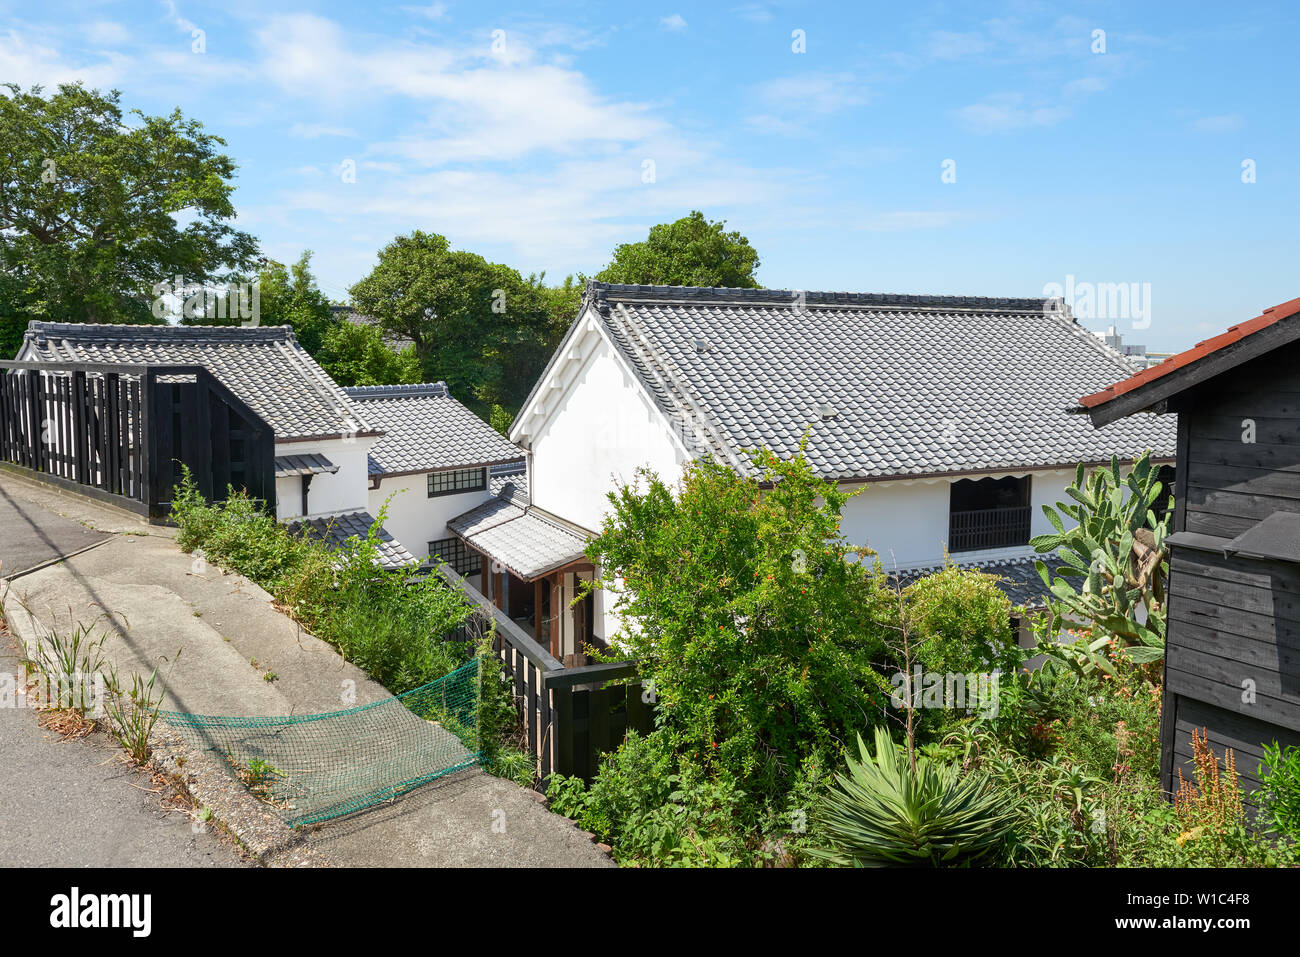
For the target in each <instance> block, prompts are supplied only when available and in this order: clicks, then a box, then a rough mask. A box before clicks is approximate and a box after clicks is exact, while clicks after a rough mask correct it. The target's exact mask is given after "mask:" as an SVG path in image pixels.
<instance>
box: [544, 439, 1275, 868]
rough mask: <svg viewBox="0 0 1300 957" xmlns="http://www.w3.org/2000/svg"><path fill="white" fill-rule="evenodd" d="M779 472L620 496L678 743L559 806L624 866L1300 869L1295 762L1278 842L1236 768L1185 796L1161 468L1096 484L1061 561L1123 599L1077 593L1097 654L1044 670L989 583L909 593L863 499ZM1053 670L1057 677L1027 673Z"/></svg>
mask: <svg viewBox="0 0 1300 957" xmlns="http://www.w3.org/2000/svg"><path fill="white" fill-rule="evenodd" d="M756 461H758V462H759V463H760V465H761V466H762V470H763V475H762V477H761V478H754V479H750V478H744V477H741V476H739V475H737V474H736V473H735V472H734V471H732V470H730V469H728V468H726V467H723V466H720V465H717V464H713V463H708V462H702V463H695V464H693V465H690V466H688V467H687V469H686V470H685V472H684V474H683V478H682V480H681V482H680V483H679V485H678V486H677V487H675V488H669V487H668V486H667V485H665V484H664V483H663V482H662V481H660V480H659V479H658V478H657V477H655V476H654V475H651V474H649V473H643V474H642V475H641V476H640V477H639V479H638V483H637V484H636V485H634V486H631V487H624V488H620V489H618V490H616V492H615V493H614V494H613V495H611V497H610V504H611V506H612V508H611V511H610V514H609V518H608V520H607V521H606V523H605V525H604V527H603V529H602V534H601V535H600V537H599V538H598V539H597V540H596V541H595V542H594V543H593V544H592V545H591V547H590V550H589V554H590V556H591V557H592V559H593V560H594V561H596V562H597V563H598V564H599V565H600V567H601V568H602V569H603V574H604V579H603V581H602V582H601V585H602V586H603V587H605V588H608V589H610V596H611V597H612V598H613V600H614V601H615V602H616V603H617V607H618V608H619V610H620V611H621V612H622V613H623V614H624V615H626V616H629V618H630V621H632V622H634V623H635V627H629V628H627V629H626V630H624V631H623V632H621V633H620V634H619V635H618V636H617V640H616V641H615V646H614V648H613V650H612V651H611V652H610V653H609V656H610V657H620V658H622V657H630V658H635V659H636V660H637V661H638V663H639V666H640V670H641V679H642V681H643V682H644V686H645V687H648V688H650V689H652V691H653V694H654V696H655V698H656V701H657V710H656V721H657V727H656V728H655V730H654V731H653V732H651V733H650V734H648V735H629V736H628V738H627V740H626V742H625V743H624V744H623V745H622V747H620V748H618V749H617V750H616V751H614V752H612V753H611V754H609V755H608V756H607V757H606V759H605V760H604V762H603V764H602V766H601V768H600V770H599V772H598V773H597V775H596V776H595V778H594V779H593V780H592V781H591V783H590V784H584V783H583V782H582V781H579V780H574V779H571V778H563V777H560V776H556V777H554V778H552V779H551V781H550V782H549V790H548V794H549V796H550V799H551V802H552V807H553V808H554V809H555V810H557V811H560V812H561V813H565V814H568V815H570V816H572V817H574V818H575V819H576V820H577V821H578V822H579V823H580V824H581V825H582V826H583V827H584V828H587V829H588V830H591V831H592V832H593V833H595V834H596V835H597V836H598V837H599V838H600V839H601V840H602V841H605V842H607V843H609V844H610V845H611V846H612V847H613V849H614V854H615V856H616V858H617V859H618V860H619V861H620V862H621V863H624V864H634V865H644V866H675V865H712V866H717V865H723V866H726V865H741V866H773V865H775V866H790V865H795V866H816V865H819V864H827V863H830V864H860V865H861V864H865V865H873V864H876V865H878V864H891V865H899V864H912V865H920V866H969V865H972V864H977V865H1000V866H1016V867H1158V866H1164V867H1173V866H1204V865H1210V866H1263V865H1278V864H1286V863H1291V862H1293V861H1294V860H1295V852H1294V849H1293V841H1292V840H1290V839H1289V838H1287V836H1286V834H1287V831H1286V830H1285V827H1284V825H1283V824H1282V823H1281V821H1291V822H1294V819H1295V818H1294V815H1295V812H1294V808H1295V807H1296V806H1297V803H1296V800H1295V797H1294V795H1295V794H1296V793H1297V789H1296V784H1295V782H1296V779H1297V776H1296V774H1295V771H1296V768H1297V767H1298V766H1300V759H1297V758H1295V757H1294V755H1291V756H1287V755H1284V754H1283V753H1281V752H1270V755H1269V760H1268V762H1267V765H1268V768H1269V769H1275V770H1272V772H1271V773H1272V775H1273V777H1272V781H1273V783H1272V785H1271V791H1270V790H1269V789H1268V788H1267V787H1266V789H1265V790H1264V791H1262V792H1261V799H1262V800H1264V801H1265V806H1266V807H1268V808H1276V809H1277V812H1276V814H1275V819H1280V820H1278V823H1277V825H1276V828H1275V831H1274V833H1273V834H1271V835H1266V834H1261V833H1259V832H1258V831H1255V830H1252V829H1251V828H1250V827H1249V826H1248V822H1247V819H1246V816H1245V815H1244V814H1243V813H1242V812H1241V807H1242V802H1241V795H1240V788H1239V784H1238V782H1237V780H1236V777H1235V774H1234V773H1233V768H1232V767H1231V763H1230V761H1229V763H1228V764H1227V766H1224V767H1222V768H1220V766H1219V764H1218V763H1217V762H1215V760H1214V755H1213V753H1212V752H1209V750H1208V749H1206V748H1204V747H1202V746H1201V745H1198V751H1197V754H1198V766H1197V770H1196V776H1195V781H1196V783H1195V784H1194V785H1192V786H1191V788H1190V789H1187V790H1185V791H1184V793H1183V794H1182V796H1181V797H1180V799H1179V801H1178V802H1177V803H1176V804H1173V803H1170V801H1169V800H1168V799H1167V797H1166V796H1165V795H1163V794H1162V793H1161V790H1160V783H1159V782H1160V704H1161V688H1160V678H1161V670H1160V669H1161V663H1160V661H1159V655H1158V654H1157V653H1152V651H1151V649H1153V648H1155V647H1156V646H1155V645H1154V644H1151V643H1149V642H1148V640H1147V639H1146V638H1144V637H1143V636H1144V634H1145V631H1150V632H1152V633H1155V632H1156V629H1161V632H1162V627H1161V622H1162V619H1161V616H1160V611H1161V606H1162V602H1163V593H1162V591H1161V587H1162V585H1161V583H1160V582H1159V581H1158V577H1157V576H1158V575H1159V574H1160V573H1161V572H1162V571H1163V569H1162V568H1161V565H1162V564H1163V555H1162V553H1161V552H1160V546H1162V545H1163V525H1162V522H1161V521H1160V520H1159V519H1157V518H1156V516H1155V515H1154V513H1153V512H1154V510H1153V508H1152V507H1151V506H1152V503H1154V502H1155V501H1156V500H1157V499H1158V498H1159V496H1160V494H1161V492H1162V489H1160V488H1159V484H1158V481H1157V480H1156V478H1155V470H1154V469H1150V468H1139V469H1138V470H1137V471H1138V472H1139V474H1138V475H1137V476H1136V477H1133V476H1117V474H1116V472H1115V470H1103V473H1104V476H1103V477H1102V478H1096V477H1089V476H1086V475H1080V476H1079V477H1078V481H1077V482H1076V486H1075V488H1074V489H1073V490H1072V491H1071V497H1072V499H1073V501H1074V503H1075V505H1071V506H1058V511H1057V512H1055V513H1054V514H1056V517H1057V519H1058V521H1059V522H1060V525H1059V527H1058V532H1057V535H1056V536H1052V537H1051V539H1052V540H1051V541H1050V542H1048V541H1043V540H1040V542H1039V544H1040V546H1046V547H1050V548H1064V549H1067V550H1069V551H1071V553H1072V554H1073V555H1074V556H1075V557H1076V558H1077V559H1079V561H1072V562H1071V566H1073V567H1075V568H1079V566H1080V563H1082V565H1083V567H1082V568H1079V570H1080V571H1081V572H1083V575H1082V576H1063V577H1075V580H1076V581H1077V580H1078V577H1085V581H1086V580H1087V578H1086V576H1088V575H1093V576H1097V575H1100V576H1101V578H1102V580H1103V582H1104V583H1105V584H1103V586H1102V587H1100V588H1097V589H1095V590H1093V591H1091V592H1089V593H1088V594H1089V595H1090V596H1091V597H1088V598H1085V599H1080V600H1078V601H1076V600H1075V599H1070V600H1068V601H1067V599H1066V598H1065V596H1063V595H1062V594H1061V593H1060V590H1059V588H1056V587H1053V596H1052V597H1053V600H1054V601H1056V602H1058V603H1059V604H1058V606H1057V607H1055V608H1053V610H1052V613H1053V614H1055V616H1056V618H1055V621H1056V623H1057V624H1058V625H1064V626H1070V627H1072V628H1073V630H1074V635H1075V639H1076V641H1075V642H1074V643H1073V644H1071V645H1062V644H1060V643H1058V642H1056V641H1043V642H1041V643H1040V644H1039V646H1038V647H1036V648H1031V649H1027V650H1021V649H1020V648H1019V647H1018V644H1017V642H1016V641H1015V640H1014V639H1013V635H1012V634H1011V631H1010V612H1011V609H1010V607H1009V604H1008V602H1007V600H1006V598H1005V597H1004V596H1003V594H1002V592H1001V591H1000V590H999V589H998V588H997V587H996V584H995V580H994V579H992V578H991V577H990V576H987V575H979V574H974V573H971V572H969V571H963V570H961V569H957V568H953V567H949V568H946V569H943V570H941V571H940V572H938V573H937V574H934V575H929V576H926V577H923V578H921V579H919V580H917V581H915V582H913V583H912V584H910V585H908V586H906V587H902V586H901V584H900V583H899V582H898V581H896V580H894V577H893V576H891V575H889V574H888V571H889V570H887V569H883V568H882V567H881V566H880V565H879V563H878V562H876V561H874V560H873V557H872V556H871V555H870V554H864V553H863V552H862V550H860V549H856V548H853V547H852V546H850V545H849V544H848V543H847V542H846V541H845V540H844V538H843V537H842V536H841V535H840V533H839V516H840V511H841V509H842V508H843V505H844V503H845V501H846V500H847V496H846V495H844V494H843V493H841V492H840V491H839V490H838V489H836V488H834V487H833V486H830V485H828V484H827V483H824V482H821V481H819V480H817V479H816V477H815V476H814V475H813V474H812V471H811V469H810V468H809V467H808V465H807V463H806V462H805V461H804V460H803V459H802V457H800V456H796V457H795V458H794V459H792V460H790V461H778V460H776V458H775V457H773V456H771V455H769V454H765V453H759V454H758V455H757V457H756ZM1139 464H1140V465H1141V463H1139ZM1076 493H1077V494H1076ZM865 494H871V493H870V492H869V491H868V492H866V493H865ZM1125 495H1128V496H1130V497H1129V498H1127V499H1126V498H1125ZM1126 501H1127V502H1130V503H1131V504H1125V503H1126ZM1075 506H1077V507H1078V511H1077V513H1073V514H1072V513H1071V511H1070V509H1072V508H1074V507H1075ZM1062 516H1067V517H1068V518H1062ZM1074 518H1077V519H1079V520H1082V521H1083V522H1084V523H1085V528H1084V530H1083V532H1082V533H1081V534H1079V535H1073V534H1072V533H1071V530H1070V529H1069V527H1068V524H1067V522H1068V521H1069V520H1073V519H1074ZM1143 529H1145V530H1146V531H1147V532H1149V533H1150V535H1149V538H1148V536H1147V534H1145V533H1144V532H1143V531H1142V530H1143ZM1142 540H1148V543H1149V544H1150V545H1151V547H1152V548H1153V549H1155V551H1150V550H1146V551H1144V550H1143V548H1142V547H1139V545H1141V542H1142ZM1093 545H1095V546H1096V547H1095V548H1094V547H1093ZM1096 552H1099V553H1100V554H1099V555H1097V554H1094V553H1096ZM1085 556H1086V558H1085ZM1125 556H1127V557H1125ZM1093 562H1095V565H1093V568H1092V569H1091V570H1089V567H1088V566H1089V565H1090V564H1092V563H1093ZM1102 569H1105V571H1102ZM1107 575H1111V576H1112V578H1110V579H1107V578H1106V576H1107ZM1112 581H1113V582H1116V583H1117V584H1116V587H1117V588H1122V589H1126V591H1125V594H1124V595H1122V596H1119V597H1115V596H1114V593H1113V590H1112V588H1111V587H1110V585H1111V582H1112ZM1094 583H1095V578H1094ZM1050 584H1051V585H1053V586H1055V585H1056V582H1050ZM1079 601H1082V602H1085V603H1086V604H1080V603H1079ZM1139 608H1140V609H1141V610H1140V611H1139ZM1094 612H1095V613H1096V615H1097V619H1098V620H1097V621H1094V620H1093V619H1091V618H1089V617H1086V616H1087V615H1090V614H1092V613H1094ZM1047 617H1048V619H1049V620H1050V619H1051V618H1052V614H1049V615H1048V616H1047ZM1126 622H1127V624H1126ZM1148 623H1150V624H1148ZM1130 625H1134V626H1138V627H1132V628H1130V627H1129V626H1130ZM1139 629H1145V631H1143V630H1139ZM1042 631H1043V633H1050V632H1051V627H1050V621H1049V625H1048V626H1045V627H1044V628H1043V629H1042ZM1053 637H1054V635H1053ZM1080 649H1085V650H1086V653H1081V650H1080ZM1029 655H1044V656H1046V662H1045V664H1043V665H1042V667H1038V668H1036V669H1034V670H1027V668H1026V665H1027V661H1028V656H1029ZM963 677H964V678H965V679H966V681H965V682H964V683H963V682H962V681H960V680H956V681H954V680H953V679H954V678H956V679H960V678H963ZM971 678H977V679H980V678H983V679H988V681H987V683H984V684H981V683H977V684H975V685H974V686H972V684H971V681H970V679H971ZM936 679H943V680H936ZM972 688H974V689H975V694H974V699H975V700H973V701H972V694H971V692H972ZM963 692H964V700H963V697H962V695H963ZM859 735H861V736H862V738H868V740H874V743H875V746H874V748H872V749H870V750H868V749H867V748H866V747H865V746H862V745H860V744H859V741H860V738H859ZM1202 744H1203V742H1202ZM841 769H847V770H846V771H842V770H841ZM1270 795H1271V797H1270ZM1270 802H1271V803H1270ZM1292 826H1293V825H1292Z"/></svg>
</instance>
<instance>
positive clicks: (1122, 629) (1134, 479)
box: [1030, 453, 1169, 670]
mask: <svg viewBox="0 0 1300 957" xmlns="http://www.w3.org/2000/svg"><path fill="white" fill-rule="evenodd" d="M1164 492H1165V489H1164V487H1163V484H1162V483H1161V482H1160V479H1159V469H1158V468H1157V467H1156V466H1154V465H1152V464H1151V456H1150V454H1149V453H1148V454H1145V455H1143V456H1141V457H1140V458H1139V459H1138V460H1137V461H1136V462H1134V464H1133V468H1132V469H1131V470H1130V471H1129V473H1128V474H1127V475H1124V474H1122V473H1121V471H1120V466H1119V460H1118V459H1116V458H1114V457H1112V458H1111V461H1110V467H1109V468H1104V469H1096V470H1094V471H1093V472H1092V473H1090V474H1088V475H1087V476H1085V474H1084V469H1083V466H1082V465H1080V466H1079V467H1078V469H1077V470H1076V472H1075V478H1074V483H1073V484H1072V485H1070V486H1069V487H1068V488H1066V490H1065V493H1066V494H1067V495H1068V496H1070V498H1071V499H1073V500H1074V501H1073V503H1068V502H1062V503H1059V504H1058V505H1057V506H1056V508H1052V507H1051V506H1050V505H1044V506H1043V513H1044V514H1045V515H1046V516H1047V519H1048V521H1050V522H1051V523H1052V526H1053V528H1055V529H1056V531H1055V532H1054V533H1052V534H1049V535H1040V536H1038V537H1037V538H1034V539H1033V540H1032V541H1031V542H1030V544H1031V545H1033V546H1034V548H1035V549H1037V550H1038V551H1040V552H1051V551H1055V552H1056V554H1057V555H1058V556H1060V558H1061V559H1062V560H1064V562H1065V564H1064V565H1063V566H1062V567H1061V569H1060V571H1059V572H1058V573H1057V575H1056V576H1055V577H1053V576H1052V575H1050V574H1049V572H1048V569H1047V566H1046V565H1045V564H1044V563H1043V562H1041V561H1040V562H1038V563H1037V564H1038V574H1039V576H1041V578H1042V579H1043V584H1044V585H1046V586H1047V588H1048V590H1049V592H1050V597H1049V601H1050V605H1049V610H1050V612H1051V614H1050V615H1049V616H1046V617H1044V618H1042V619H1041V620H1040V623H1039V624H1040V634H1041V635H1042V636H1043V637H1044V638H1046V639H1047V640H1049V641H1052V642H1053V643H1055V639H1056V636H1057V635H1059V634H1060V633H1061V632H1062V630H1063V629H1065V628H1066V627H1068V626H1069V625H1071V624H1080V623H1082V624H1087V625H1090V626H1091V627H1092V628H1093V630H1094V635H1093V637H1092V640H1091V641H1089V642H1076V643H1075V644H1074V645H1073V646H1072V648H1071V650H1072V651H1073V653H1074V654H1075V655H1076V656H1077V657H1078V659H1079V660H1080V661H1081V662H1082V663H1083V664H1084V666H1085V667H1088V668H1101V669H1103V670H1105V669H1106V668H1107V667H1108V665H1107V660H1106V656H1105V655H1104V654H1103V653H1102V652H1103V650H1104V648H1105V647H1106V646H1108V645H1118V646H1120V647H1122V648H1128V649H1129V657H1130V658H1132V659H1133V660H1134V661H1138V662H1149V661H1158V660H1159V659H1160V658H1161V657H1163V656H1164V651H1165V583H1166V581H1167V580H1168V578H1169V562H1168V558H1169V554H1168V553H1169V549H1168V546H1167V545H1166V544H1165V539H1166V538H1167V537H1168V534H1169V518H1168V513H1167V512H1166V513H1165V514H1164V515H1163V516H1158V515H1157V509H1158V508H1159V506H1160V505H1161V504H1162V501H1161V495H1162V494H1164ZM1074 579H1082V581H1081V582H1079V584H1078V586H1077V587H1076V585H1075V584H1074V582H1073V580H1074Z"/></svg>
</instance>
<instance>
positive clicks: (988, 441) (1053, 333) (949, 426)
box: [562, 282, 1176, 479]
mask: <svg viewBox="0 0 1300 957" xmlns="http://www.w3.org/2000/svg"><path fill="white" fill-rule="evenodd" d="M586 301H587V302H588V303H590V304H592V305H594V306H595V308H596V310H597V312H598V314H599V315H600V317H601V320H602V322H603V324H604V328H605V330H606V331H607V332H608V334H609V335H610V337H611V338H612V340H613V341H614V342H615V343H616V344H617V345H618V347H619V348H620V350H621V351H622V352H623V353H624V355H625V356H626V358H627V359H628V362H629V363H630V364H631V365H632V367H633V368H634V370H635V371H636V373H637V375H638V376H639V378H640V379H641V381H642V383H643V384H644V385H645V387H646V388H647V389H648V390H649V392H650V393H651V395H652V396H653V397H654V399H655V401H656V403H657V404H658V405H659V407H660V409H661V410H663V412H664V413H665V414H666V415H667V416H668V418H669V420H670V421H671V422H672V423H673V427H674V429H676V430H677V431H678V434H679V435H681V436H682V437H683V441H684V443H685V444H686V446H687V448H688V449H689V450H690V451H691V452H692V453H693V454H696V455H703V454H712V455H713V456H714V457H715V458H719V459H721V460H723V461H730V462H731V463H732V464H733V465H735V466H737V467H738V468H740V469H742V470H743V471H746V472H752V471H753V468H752V465H751V463H750V460H749V458H748V457H747V456H746V455H745V454H744V450H746V449H752V448H756V447H759V446H767V447H769V448H771V449H773V450H774V451H776V452H777V453H778V454H780V455H782V456H790V455H792V454H793V453H794V452H795V450H796V449H797V448H798V445H799V441H800V439H801V437H802V436H803V434H804V431H805V429H807V430H808V431H809V437H808V446H807V455H808V458H809V461H810V462H811V463H812V465H813V467H814V469H816V471H817V473H818V474H819V475H821V476H822V477H824V478H830V479H852V478H882V477H893V476H907V475H925V474H934V473H941V472H976V471H986V470H987V471H993V470H998V469H1022V468H1023V469H1027V468H1035V467H1047V466H1065V465H1072V464H1074V463H1077V462H1101V461H1109V459H1110V457H1111V455H1112V454H1117V455H1119V456H1120V457H1121V458H1132V457H1134V456H1136V455H1138V454H1140V453H1141V452H1143V451H1145V450H1147V449H1151V450H1152V451H1153V452H1154V453H1155V454H1156V456H1157V457H1160V458H1172V457H1173V455H1174V451H1175V434H1176V422H1175V420H1174V418H1173V417H1172V416H1169V417H1155V416H1140V417H1134V418H1130V419H1126V420H1124V421H1122V422H1117V423H1115V424H1113V425H1111V426H1109V427H1107V428H1106V429H1104V430H1101V431H1097V430H1094V429H1093V428H1092V427H1091V425H1090V423H1089V422H1088V419H1087V417H1086V416H1081V415H1072V414H1070V413H1069V412H1068V411H1067V409H1069V408H1070V407H1072V406H1073V405H1074V403H1075V399H1076V398H1077V396H1079V395H1084V394H1088V393H1089V392H1093V391H1096V390H1097V389H1099V388H1101V387H1102V386H1104V385H1107V384H1109V383H1111V382H1114V381H1115V380H1117V379H1121V378H1124V377H1126V376H1128V375H1130V374H1131V373H1132V371H1133V367H1132V366H1131V365H1130V363H1129V362H1128V360H1126V359H1125V358H1124V357H1123V356H1121V355H1120V354H1119V353H1118V352H1116V351H1114V350H1113V349H1110V348H1109V347H1107V346H1106V345H1105V344H1104V343H1103V342H1101V340H1100V339H1098V337H1096V336H1094V335H1093V334H1092V333H1090V332H1089V331H1088V330H1087V329H1084V328H1083V327H1081V326H1079V325H1078V324H1077V323H1076V322H1075V321H1074V320H1073V318H1072V317H1071V316H1070V315H1069V314H1068V312H1067V311H1066V310H1065V309H1064V308H1063V307H1062V306H1061V305H1060V304H1059V302H1058V301H1056V300H1050V299H1048V300H1044V299H991V298H980V297H958V296H894V295H882V294H870V293H823V292H807V293H797V292H793V291H788V290H776V289H697V288H691V287H672V286H624V285H612V284H606V283H596V282H592V283H589V284H588V289H587V300H586ZM562 348H563V347H562ZM824 405H829V406H830V409H829V412H830V413H831V414H830V415H829V416H827V417H825V418H823V406H824Z"/></svg>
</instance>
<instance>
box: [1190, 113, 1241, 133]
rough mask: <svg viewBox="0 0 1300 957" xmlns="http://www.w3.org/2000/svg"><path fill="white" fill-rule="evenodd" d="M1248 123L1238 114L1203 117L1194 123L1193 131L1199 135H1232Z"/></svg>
mask: <svg viewBox="0 0 1300 957" xmlns="http://www.w3.org/2000/svg"><path fill="white" fill-rule="evenodd" d="M1245 123H1246V121H1245V120H1244V119H1243V118H1242V117H1241V116H1239V115H1237V114H1236V113H1227V114H1224V115H1223V116H1201V117H1197V118H1196V119H1195V120H1193V121H1192V129H1193V130H1195V131H1196V132H1197V133H1231V132H1233V131H1234V130H1239V129H1241V128H1242V127H1243V126H1244V125H1245Z"/></svg>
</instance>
